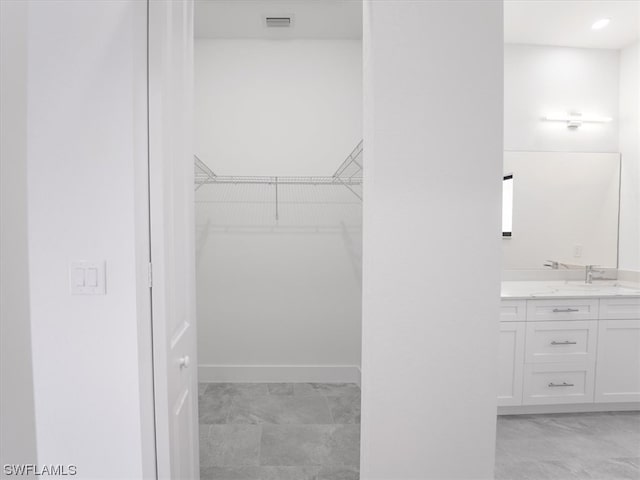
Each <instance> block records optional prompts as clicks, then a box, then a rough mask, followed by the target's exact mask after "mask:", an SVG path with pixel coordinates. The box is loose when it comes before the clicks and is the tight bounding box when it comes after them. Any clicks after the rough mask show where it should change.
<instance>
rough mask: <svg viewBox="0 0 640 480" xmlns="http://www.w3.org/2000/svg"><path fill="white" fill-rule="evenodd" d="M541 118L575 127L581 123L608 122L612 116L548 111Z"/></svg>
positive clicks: (611, 119)
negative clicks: (548, 112)
mask: <svg viewBox="0 0 640 480" xmlns="http://www.w3.org/2000/svg"><path fill="white" fill-rule="evenodd" d="M542 119H543V120H546V121H549V122H566V123H567V127H570V128H577V127H579V126H580V125H582V124H583V123H609V122H611V121H613V118H611V117H603V116H599V115H582V114H579V113H572V114H564V113H550V114H548V115H545V116H544V117H542Z"/></svg>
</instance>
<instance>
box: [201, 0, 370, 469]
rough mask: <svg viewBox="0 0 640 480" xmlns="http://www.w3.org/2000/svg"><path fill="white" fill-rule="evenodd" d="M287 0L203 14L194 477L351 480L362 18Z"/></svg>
mask: <svg viewBox="0 0 640 480" xmlns="http://www.w3.org/2000/svg"><path fill="white" fill-rule="evenodd" d="M285 3H286V5H284V4H283V2H202V3H197V4H196V10H195V40H194V72H195V73H194V100H195V101H194V131H195V140H194V141H195V152H194V153H195V158H194V164H195V171H196V175H195V185H194V187H193V188H194V190H195V203H194V205H195V227H196V230H195V257H196V288H197V323H198V333H197V342H198V380H199V392H198V393H199V423H200V432H199V443H200V472H201V475H202V478H230V477H233V476H234V475H235V476H241V477H242V478H265V476H266V477H267V478H358V477H359V436H360V427H359V423H360V389H359V375H360V372H359V365H360V343H361V293H362V291H361V288H362V287H361V285H362V274H361V255H362V253H361V235H362V198H363V193H362V172H363V168H364V163H363V158H364V155H363V145H362V43H361V42H362V40H361V36H362V10H361V5H360V4H359V2H343V3H341V4H340V6H339V7H338V6H336V3H335V2H285ZM337 8H338V9H339V10H340V11H337V10H336V9H337ZM336 19H342V20H341V22H342V23H341V22H340V21H338V22H336Z"/></svg>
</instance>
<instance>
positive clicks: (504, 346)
mask: <svg viewBox="0 0 640 480" xmlns="http://www.w3.org/2000/svg"><path fill="white" fill-rule="evenodd" d="M525 327H526V324H525V323H524V322H501V323H500V340H499V342H498V344H499V346H500V347H499V354H498V355H499V360H498V405H499V406H505V405H521V404H522V379H523V371H522V364H523V362H524V335H525Z"/></svg>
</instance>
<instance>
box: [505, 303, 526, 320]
mask: <svg viewBox="0 0 640 480" xmlns="http://www.w3.org/2000/svg"><path fill="white" fill-rule="evenodd" d="M526 318H527V301H526V300H502V301H501V302H500V321H501V322H524V321H525V319H526Z"/></svg>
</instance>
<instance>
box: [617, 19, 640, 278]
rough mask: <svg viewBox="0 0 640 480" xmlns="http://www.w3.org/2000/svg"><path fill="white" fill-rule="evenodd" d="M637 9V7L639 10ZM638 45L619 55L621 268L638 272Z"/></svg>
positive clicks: (639, 236) (639, 146) (639, 212)
mask: <svg viewBox="0 0 640 480" xmlns="http://www.w3.org/2000/svg"><path fill="white" fill-rule="evenodd" d="M639 8H640V7H639ZM639 68H640V46H639V44H638V42H636V43H635V45H630V46H629V47H627V48H625V49H623V50H622V52H621V55H620V137H619V139H620V153H621V154H622V185H621V189H620V193H621V198H620V268H621V269H622V270H635V271H640V121H639V117H640V73H639Z"/></svg>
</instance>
